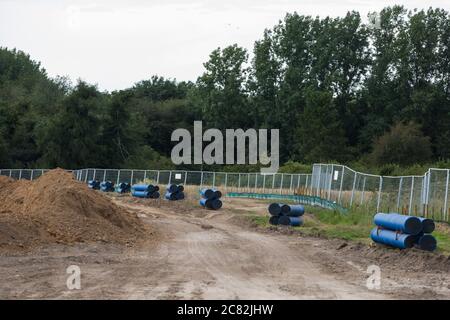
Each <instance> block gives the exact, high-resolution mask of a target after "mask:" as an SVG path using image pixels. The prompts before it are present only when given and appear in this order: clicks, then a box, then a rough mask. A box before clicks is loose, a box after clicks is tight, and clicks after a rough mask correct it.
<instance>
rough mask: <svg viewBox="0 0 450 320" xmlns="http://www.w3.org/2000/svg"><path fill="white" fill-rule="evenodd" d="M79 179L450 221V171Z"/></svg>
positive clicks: (169, 173)
mask: <svg viewBox="0 0 450 320" xmlns="http://www.w3.org/2000/svg"><path fill="white" fill-rule="evenodd" d="M46 171H48V169H1V170H0V175H4V176H9V177H11V178H15V179H28V180H33V179H36V178H38V177H39V176H41V175H42V174H44V173H45V172H46ZM70 172H73V174H74V176H75V178H76V179H77V180H79V181H83V182H87V181H89V180H101V181H105V180H110V181H112V182H114V183H118V182H129V183H131V184H134V183H138V182H142V181H146V182H149V183H154V184H159V185H166V184H169V183H177V184H183V185H185V186H196V187H198V188H202V187H216V188H221V190H222V192H225V193H227V192H246V193H262V194H286V195H289V194H291V195H292V194H294V195H310V196H317V197H320V198H322V199H326V200H328V201H331V202H334V203H337V204H339V205H341V206H343V207H346V208H352V207H363V208H364V209H365V210H371V211H373V212H400V213H403V214H409V215H418V216H427V217H431V218H434V219H436V220H439V221H449V214H450V205H449V201H450V199H449V184H450V181H449V177H450V170H449V169H429V170H428V171H427V172H426V173H425V174H424V175H423V176H399V177H392V176H378V175H372V174H366V173H361V172H357V171H355V170H352V169H350V168H348V167H346V166H343V165H336V164H314V166H313V172H312V174H290V173H277V174H260V173H231V172H206V171H180V170H132V169H80V170H72V171H70Z"/></svg>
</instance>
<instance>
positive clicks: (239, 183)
mask: <svg viewBox="0 0 450 320" xmlns="http://www.w3.org/2000/svg"><path fill="white" fill-rule="evenodd" d="M248 178H249V179H248V183H250V176H249V177H248ZM249 189H250V185H249ZM238 190H241V174H240V173H239V177H238Z"/></svg>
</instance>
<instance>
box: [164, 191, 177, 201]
mask: <svg viewBox="0 0 450 320" xmlns="http://www.w3.org/2000/svg"><path fill="white" fill-rule="evenodd" d="M164 198H165V199H167V200H172V201H174V200H177V195H176V193H174V192H169V191H167V192H166V194H165V195H164Z"/></svg>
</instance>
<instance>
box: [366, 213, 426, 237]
mask: <svg viewBox="0 0 450 320" xmlns="http://www.w3.org/2000/svg"><path fill="white" fill-rule="evenodd" d="M373 222H374V223H375V224H376V225H377V226H379V227H383V228H385V229H389V230H393V231H401V232H403V233H407V234H411V235H417V234H419V233H420V232H422V222H420V220H419V218H417V217H412V216H406V215H402V214H398V213H377V214H376V215H375V216H374V218H373Z"/></svg>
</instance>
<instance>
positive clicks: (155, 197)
mask: <svg viewBox="0 0 450 320" xmlns="http://www.w3.org/2000/svg"><path fill="white" fill-rule="evenodd" d="M160 196H161V195H160V194H159V192H158V191H155V192H153V193H152V194H151V195H150V198H152V199H159V197H160Z"/></svg>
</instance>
